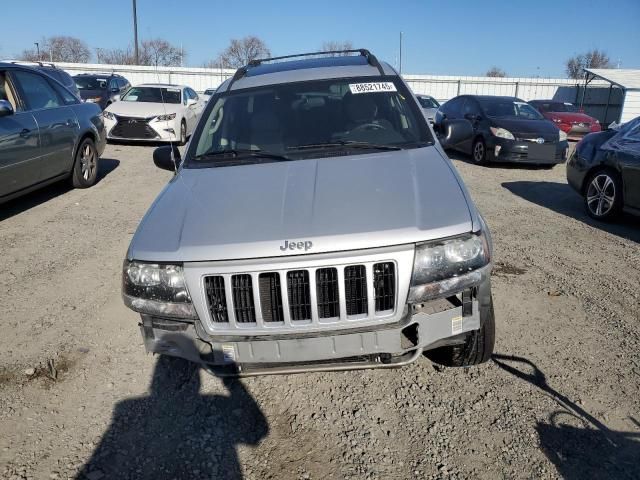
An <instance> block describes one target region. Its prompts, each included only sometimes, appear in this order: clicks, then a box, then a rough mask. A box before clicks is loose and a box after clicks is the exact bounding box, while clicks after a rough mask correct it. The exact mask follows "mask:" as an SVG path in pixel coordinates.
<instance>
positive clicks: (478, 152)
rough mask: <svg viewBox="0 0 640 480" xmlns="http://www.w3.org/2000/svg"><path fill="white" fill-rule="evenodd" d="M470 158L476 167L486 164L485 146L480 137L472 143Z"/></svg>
mask: <svg viewBox="0 0 640 480" xmlns="http://www.w3.org/2000/svg"><path fill="white" fill-rule="evenodd" d="M471 157H472V158H473V161H474V162H475V163H477V164H478V165H484V164H485V163H487V146H486V145H485V143H484V140H483V139H482V137H478V138H476V139H475V140H474V141H473V146H472V147H471Z"/></svg>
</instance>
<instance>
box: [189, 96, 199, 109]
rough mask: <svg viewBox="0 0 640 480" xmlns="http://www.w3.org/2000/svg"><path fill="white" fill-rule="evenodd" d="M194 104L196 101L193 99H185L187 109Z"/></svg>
mask: <svg viewBox="0 0 640 480" xmlns="http://www.w3.org/2000/svg"><path fill="white" fill-rule="evenodd" d="M196 103H198V101H197V100H196V99H195V98H189V99H187V107H190V106H191V105H195V104H196Z"/></svg>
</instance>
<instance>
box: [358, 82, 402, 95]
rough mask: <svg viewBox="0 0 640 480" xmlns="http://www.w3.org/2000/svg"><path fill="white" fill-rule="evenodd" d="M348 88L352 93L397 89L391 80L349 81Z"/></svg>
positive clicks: (392, 90)
mask: <svg viewBox="0 0 640 480" xmlns="http://www.w3.org/2000/svg"><path fill="white" fill-rule="evenodd" d="M349 90H351V93H353V94H356V93H376V92H395V91H397V90H396V86H395V85H394V83H393V82H369V83H350V84H349Z"/></svg>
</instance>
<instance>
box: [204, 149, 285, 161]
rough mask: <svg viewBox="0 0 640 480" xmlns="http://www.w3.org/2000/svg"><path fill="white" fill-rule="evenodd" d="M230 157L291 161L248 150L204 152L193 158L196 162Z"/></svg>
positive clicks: (275, 154)
mask: <svg viewBox="0 0 640 480" xmlns="http://www.w3.org/2000/svg"><path fill="white" fill-rule="evenodd" d="M225 156H230V157H231V158H233V159H241V158H269V159H271V160H281V161H285V160H291V159H290V158H289V157H286V156H284V155H280V154H277V153H272V152H265V151H262V150H253V149H249V148H229V149H225V150H217V151H213V152H206V153H202V154H200V155H196V156H195V157H193V159H194V160H196V161H202V160H212V159H214V158H219V157H225Z"/></svg>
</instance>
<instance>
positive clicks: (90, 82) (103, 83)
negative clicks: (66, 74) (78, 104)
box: [74, 77, 107, 90]
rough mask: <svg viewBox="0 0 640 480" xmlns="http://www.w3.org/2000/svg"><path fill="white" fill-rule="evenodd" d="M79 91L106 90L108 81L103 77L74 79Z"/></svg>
mask: <svg viewBox="0 0 640 480" xmlns="http://www.w3.org/2000/svg"><path fill="white" fill-rule="evenodd" d="M74 80H75V82H76V86H77V87H78V90H105V89H106V88H107V79H106V78H102V77H74Z"/></svg>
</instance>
